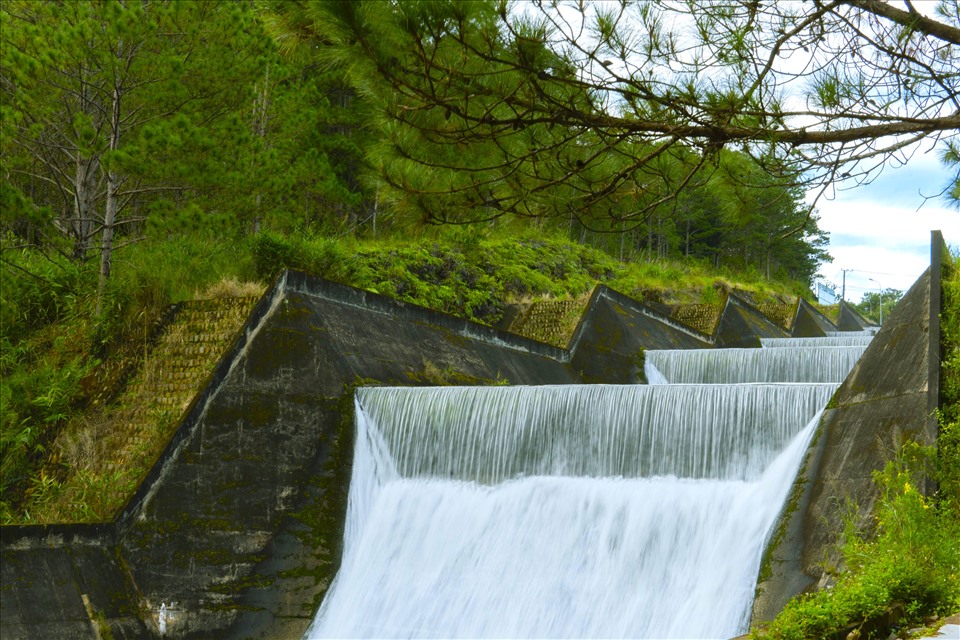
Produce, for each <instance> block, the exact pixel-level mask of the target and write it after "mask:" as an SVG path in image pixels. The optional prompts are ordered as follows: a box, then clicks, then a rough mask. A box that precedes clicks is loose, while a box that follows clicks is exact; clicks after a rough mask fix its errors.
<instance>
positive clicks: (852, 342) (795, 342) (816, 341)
mask: <svg viewBox="0 0 960 640" xmlns="http://www.w3.org/2000/svg"><path fill="white" fill-rule="evenodd" d="M871 340H873V336H872V335H869V336H862V335H855V336H833V337H827V338H760V346H761V347H763V348H765V349H771V348H782V347H867V346H869V345H870V341H871Z"/></svg>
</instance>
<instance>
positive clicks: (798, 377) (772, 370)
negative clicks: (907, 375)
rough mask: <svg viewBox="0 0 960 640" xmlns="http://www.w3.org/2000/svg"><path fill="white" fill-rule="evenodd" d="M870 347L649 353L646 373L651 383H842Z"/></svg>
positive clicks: (690, 350)
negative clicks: (662, 381) (665, 381)
mask: <svg viewBox="0 0 960 640" xmlns="http://www.w3.org/2000/svg"><path fill="white" fill-rule="evenodd" d="M865 349H866V347H863V346H859V347H783V348H780V349H688V350H663V351H647V352H646V358H645V360H644V371H645V372H646V374H647V380H648V381H651V380H667V381H668V382H672V383H699V384H706V383H714V384H734V383H739V382H772V381H778V382H834V383H839V382H843V380H844V379H845V378H846V377H847V374H849V373H850V369H851V368H853V365H854V364H856V362H857V360H858V359H859V358H860V356H861V355H863V352H864V350H865ZM654 370H655V371H654Z"/></svg>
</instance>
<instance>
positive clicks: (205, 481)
mask: <svg viewBox="0 0 960 640" xmlns="http://www.w3.org/2000/svg"><path fill="white" fill-rule="evenodd" d="M727 314H732V315H733V317H732V318H726V316H727ZM719 325H720V329H718V332H717V333H716V334H714V335H708V334H704V333H701V332H698V331H696V330H695V329H692V328H690V327H687V326H685V325H683V324H682V323H679V322H677V321H675V320H673V319H671V318H670V317H669V316H667V315H665V314H664V313H663V312H661V311H660V310H657V309H654V308H652V307H651V306H649V305H646V304H644V303H640V302H637V301H635V300H632V299H630V298H628V297H626V296H623V295H621V294H618V293H616V292H614V291H612V290H610V289H608V288H606V287H603V286H599V287H597V289H596V290H595V291H594V294H593V296H592V298H591V300H590V302H589V304H588V306H587V310H586V312H585V313H584V314H583V316H582V318H581V320H580V323H579V324H578V325H577V327H576V329H575V331H574V334H573V338H572V340H571V342H570V345H569V347H568V348H566V349H562V348H558V347H556V346H552V345H548V344H543V343H540V342H536V341H534V340H530V339H527V338H523V337H521V336H517V335H513V334H510V333H507V332H504V331H499V330H497V329H493V328H491V327H486V326H482V325H478V324H475V323H471V322H468V321H466V320H462V319H459V318H455V317H452V316H448V315H445V314H442V313H437V312H434V311H430V310H427V309H423V308H420V307H415V306H413V305H409V304H405V303H401V302H397V301H394V300H391V299H388V298H385V297H383V296H379V295H375V294H372V293H369V292H365V291H360V290H357V289H353V288H350V287H345V286H342V285H336V284H333V283H329V282H326V281H323V280H319V279H315V278H311V277H308V276H305V275H303V274H299V273H293V272H290V273H286V274H284V275H282V276H281V277H280V278H279V279H278V280H277V282H276V283H275V285H274V286H273V287H272V288H271V290H270V291H268V292H267V294H266V295H265V296H264V297H263V298H262V299H261V300H260V301H259V302H258V303H257V304H256V306H255V307H254V309H253V311H252V312H251V314H250V316H249V318H248V320H247V322H246V324H245V327H244V329H243V331H242V332H241V333H239V334H238V335H237V337H236V341H235V342H234V343H233V344H232V345H231V346H230V348H229V349H228V350H227V351H226V353H225V354H224V355H223V357H222V358H221V360H220V362H219V364H218V365H217V367H216V369H215V371H214V372H213V374H211V376H210V378H209V384H208V385H207V386H206V387H205V388H204V389H203V390H202V391H201V392H200V394H199V395H198V396H197V397H196V398H195V399H194V400H193V402H192V404H191V405H190V406H189V407H188V409H187V410H186V414H185V418H184V420H183V422H182V423H181V424H180V426H179V427H178V428H177V430H176V431H175V433H174V435H173V437H172V438H171V440H170V442H169V444H168V445H167V447H166V449H165V451H164V453H163V454H162V456H161V459H160V462H159V463H158V464H157V465H155V466H154V467H153V468H152V469H151V471H150V472H149V474H148V476H147V478H146V479H145V480H144V482H143V483H142V484H141V486H140V488H139V489H138V490H137V493H136V495H134V496H133V498H132V499H131V500H130V502H129V503H128V505H127V507H126V508H125V509H124V511H123V512H122V514H121V515H120V516H119V517H118V518H117V520H116V522H114V523H111V524H107V525H103V526H104V527H106V528H107V530H108V533H104V534H102V535H103V536H104V537H102V538H100V539H97V538H95V537H94V538H90V537H89V536H88V537H87V538H83V539H82V540H81V539H80V538H77V539H73V538H69V537H59V538H57V537H53V538H51V537H50V536H49V535H48V532H45V531H44V530H43V529H42V528H36V527H32V528H31V527H23V528H16V529H11V528H9V527H4V528H2V530H0V533H2V552H3V572H4V573H3V576H4V582H3V590H2V592H0V594H2V607H3V616H2V620H0V635H2V636H3V638H4V640H7V639H8V638H11V639H14V638H35V637H66V638H70V637H86V638H98V637H109V635H108V634H109V633H112V634H113V636H112V637H114V638H117V637H124V638H153V637H157V636H158V634H159V628H160V626H161V622H163V624H164V626H165V637H170V638H299V637H301V636H302V634H303V632H304V631H305V629H306V628H307V626H308V625H309V623H310V621H311V619H312V617H313V615H314V614H315V612H316V609H317V607H318V606H319V603H320V601H321V599H322V597H323V595H324V593H325V592H326V589H327V588H328V586H329V584H330V582H331V580H332V579H333V576H334V575H335V572H336V570H337V568H338V565H339V559H340V545H341V541H342V532H343V524H344V514H345V509H346V496H347V490H348V484H349V473H350V464H351V460H352V449H353V438H354V429H353V421H352V406H353V405H352V390H353V389H354V388H355V387H357V386H360V385H371V384H384V385H426V384H450V383H454V384H569V383H581V382H597V383H623V382H634V381H636V380H637V379H638V377H639V376H640V371H641V366H642V357H643V352H644V350H646V349H651V348H654V349H658V348H661V349H662V348H704V347H710V346H712V345H715V344H718V343H719V342H720V340H719V338H720V337H721V336H722V341H723V342H724V343H725V344H728V345H729V346H740V345H743V344H748V343H749V344H759V337H767V336H783V335H784V333H785V332H784V331H783V329H781V328H779V327H777V325H776V324H775V323H773V322H772V321H770V320H767V319H765V318H764V316H763V315H762V314H761V313H760V312H759V311H758V310H757V309H755V308H753V307H752V306H751V305H750V304H749V303H748V302H747V301H742V300H737V299H735V300H734V301H733V302H732V303H731V302H729V301H728V304H727V306H726V311H725V313H724V317H722V318H721V320H720V323H719ZM97 558H99V560H97ZM94 564H96V565H97V566H96V567H94V566H93V565H94ZM91 583H94V584H93V585H92V586H91ZM109 594H113V595H112V596H111V597H115V598H116V599H115V600H111V599H110V598H108V597H107V595H109ZM161 609H162V611H163V617H161ZM45 625H46V626H45ZM104 630H107V631H104ZM40 631H42V633H41V632H40Z"/></svg>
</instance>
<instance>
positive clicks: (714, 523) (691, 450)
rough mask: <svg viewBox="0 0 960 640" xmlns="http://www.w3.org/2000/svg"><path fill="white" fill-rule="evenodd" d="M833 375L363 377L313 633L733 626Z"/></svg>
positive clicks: (714, 633)
mask: <svg viewBox="0 0 960 640" xmlns="http://www.w3.org/2000/svg"><path fill="white" fill-rule="evenodd" d="M834 389H835V385H823V384H813V385H794V384H789V385H783V384H780V385H769V384H761V385H670V386H663V387H647V386H563V387H512V388H489V387H487V388H441V389H417V390H415V389H361V390H359V391H358V393H357V405H356V408H357V445H356V450H355V457H354V466H353V476H352V479H351V488H350V502H349V507H348V520H347V526H346V533H345V540H344V544H345V547H344V560H343V565H342V567H341V570H340V572H339V574H338V576H337V578H336V580H335V581H334V584H333V585H332V586H331V589H330V591H329V593H328V595H327V598H326V599H325V601H324V603H323V605H322V607H321V609H320V611H319V613H318V615H317V617H316V619H315V620H314V623H313V625H312V626H311V628H310V630H309V631H308V634H307V637H311V638H313V637H318V638H319V637H385V636H388V637H451V638H463V637H718V636H732V635H736V634H737V633H740V632H742V631H744V630H745V628H746V625H747V623H748V619H749V609H750V606H751V603H752V598H753V588H754V584H755V580H756V574H757V569H758V565H759V562H760V554H761V553H762V550H763V547H764V544H765V542H766V539H767V536H768V534H769V531H770V527H771V525H772V523H773V521H774V520H775V518H776V516H777V514H778V512H779V510H780V505H781V504H782V502H783V500H784V497H785V495H786V492H787V491H788V489H789V486H790V483H791V481H792V479H793V477H794V475H795V473H796V468H797V465H798V463H799V459H800V457H801V455H802V453H803V451H804V449H805V447H806V443H807V440H808V439H809V436H810V433H811V431H812V428H813V426H814V424H815V422H816V417H817V415H818V411H819V409H820V407H822V406H823V405H824V404H825V403H826V401H827V399H828V398H829V397H830V395H831V393H832V392H833V390H834Z"/></svg>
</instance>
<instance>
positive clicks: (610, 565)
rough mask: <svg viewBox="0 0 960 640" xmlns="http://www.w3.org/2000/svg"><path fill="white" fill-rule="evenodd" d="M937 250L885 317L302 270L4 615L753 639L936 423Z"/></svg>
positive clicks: (440, 632) (97, 623)
mask: <svg viewBox="0 0 960 640" xmlns="http://www.w3.org/2000/svg"><path fill="white" fill-rule="evenodd" d="M931 247H932V248H931V267H930V269H929V270H928V271H927V272H926V273H925V274H924V275H923V276H922V277H921V278H920V279H919V280H918V281H917V283H916V284H915V285H914V286H913V287H912V288H911V289H910V291H909V292H908V293H907V294H906V295H905V296H904V298H903V300H902V301H901V303H900V305H899V306H898V307H897V309H896V310H895V311H894V313H893V314H892V315H891V317H890V318H889V319H887V322H886V324H885V325H884V326H883V327H882V328H881V329H880V330H879V331H878V332H877V333H876V335H875V336H872V338H871V336H867V335H861V334H863V332H865V331H872V328H871V327H868V326H867V323H865V322H864V321H863V320H862V318H859V317H858V316H857V315H856V313H855V312H854V311H853V310H852V309H851V308H849V307H848V306H846V305H841V308H840V313H839V316H838V318H837V319H836V320H830V319H828V318H826V317H825V316H823V315H822V314H821V313H820V312H819V311H817V310H816V309H815V308H813V307H812V306H810V305H809V304H807V303H806V302H804V301H802V300H797V301H796V304H795V305H794V306H793V307H792V308H791V309H790V310H789V313H788V314H783V313H781V314H777V317H776V319H773V318H774V314H770V313H769V312H767V313H764V312H763V311H762V310H761V309H760V308H758V306H757V305H755V304H753V302H752V301H751V300H750V299H749V296H744V295H739V294H738V293H737V292H731V293H730V295H729V296H728V298H727V300H726V302H725V304H724V307H723V309H722V312H721V313H720V314H719V317H718V318H717V319H716V322H715V323H714V325H713V326H712V327H711V328H709V330H705V329H704V327H700V328H694V327H692V326H690V325H689V324H686V323H684V322H682V321H679V320H678V319H677V316H675V315H671V314H669V313H665V312H664V310H663V309H660V308H656V307H655V306H650V305H647V304H644V303H640V302H637V301H634V300H631V299H629V298H627V297H625V296H622V295H620V294H618V293H616V292H613V291H611V290H609V289H606V288H604V287H602V286H601V287H598V288H597V289H596V290H595V291H594V294H593V297H592V298H591V300H590V302H589V303H588V305H587V308H586V310H585V312H584V313H583V316H582V318H581V321H580V323H579V325H578V326H577V328H576V330H575V331H574V334H573V335H572V336H571V338H570V341H569V343H568V345H567V346H566V347H565V348H558V347H554V346H550V345H546V344H543V343H540V342H536V341H533V340H530V339H526V338H523V337H521V336H518V335H516V334H513V333H510V332H509V331H504V330H498V329H493V328H490V327H484V326H481V325H476V324H473V323H470V322H467V321H463V320H460V319H457V318H453V317H450V316H445V315H443V314H439V313H435V312H432V311H428V310H425V309H421V308H417V307H413V306H411V305H407V304H403V303H399V302H396V301H393V300H389V299H386V298H383V297H380V296H376V295H373V294H370V293H368V292H363V291H358V290H355V289H351V288H349V287H343V286H340V285H335V284H333V283H329V282H325V281H321V280H317V279H314V278H310V277H308V276H305V275H303V274H298V273H292V272H291V273H286V274H284V275H282V276H281V277H280V278H279V279H278V281H277V282H276V283H275V284H274V286H273V287H272V289H271V290H270V291H268V293H267V294H266V295H265V296H264V298H263V299H262V300H261V301H260V302H259V303H258V304H257V306H256V307H255V308H254V310H253V312H252V313H251V315H250V317H249V318H248V319H247V322H246V324H245V325H244V328H243V330H242V332H241V333H240V334H238V335H237V337H236V340H235V342H234V343H233V345H232V347H231V348H230V349H229V350H228V352H227V353H225V354H224V356H223V358H222V360H221V361H220V364H219V365H218V368H217V370H216V371H215V373H214V374H213V376H211V378H210V379H209V380H208V382H207V384H206V386H205V387H204V390H203V391H202V392H201V393H200V394H199V395H198V396H197V397H196V398H195V400H194V402H193V403H192V405H191V406H190V407H189V408H188V409H187V410H186V412H185V414H184V417H183V420H182V423H181V425H180V427H179V428H178V430H177V431H176V433H175V435H174V437H173V438H172V439H171V441H170V443H169V445H168V447H167V449H166V451H165V452H164V454H163V455H162V457H161V459H160V460H159V461H158V463H157V464H156V465H155V467H154V468H153V469H152V470H151V472H150V473H149V475H148V476H147V477H146V478H145V480H144V481H143V483H142V484H141V486H140V488H139V490H138V491H137V493H136V495H135V496H134V497H133V498H132V499H131V501H130V502H129V503H128V504H127V506H126V508H125V509H124V510H123V511H122V513H121V514H120V515H119V516H118V518H117V519H116V520H115V521H113V522H106V523H101V524H96V525H69V524H64V525H48V526H39V527H3V528H2V529H0V533H2V560H3V564H2V590H0V595H2V600H0V605H2V609H0V635H2V636H3V638H4V639H6V638H37V637H57V638H102V637H107V636H108V634H109V636H111V637H113V638H160V637H165V638H166V637H169V638H258V637H259V638H302V637H344V636H348V637H384V636H385V635H386V636H393V637H422V636H433V637H436V636H444V637H502V636H505V635H506V636H511V637H523V636H539V637H543V636H564V637H653V636H664V635H672V636H678V635H682V636H685V637H729V636H733V635H737V634H739V633H743V632H744V630H745V629H746V628H747V627H748V625H749V624H750V622H751V620H762V619H767V618H769V617H772V616H773V615H775V614H776V612H777V611H779V609H780V608H781V607H782V606H783V603H784V602H785V601H786V600H787V599H788V598H789V597H790V596H792V595H793V594H796V593H798V592H800V591H802V590H804V589H809V588H813V587H815V586H816V585H817V583H818V581H819V580H820V578H821V576H820V569H819V563H820V561H821V560H822V559H823V557H824V555H825V554H829V553H831V549H833V544H834V542H835V540H836V536H837V534H838V532H839V523H838V522H837V520H836V518H835V517H833V518H831V509H832V508H833V506H832V505H834V504H835V500H836V498H837V496H838V495H846V496H849V497H850V498H851V499H853V500H855V501H857V502H858V503H860V504H862V505H866V506H867V507H868V506H869V504H870V503H871V501H872V496H873V489H872V485H871V483H870V474H871V471H872V470H873V469H876V468H879V467H880V466H882V464H883V461H884V457H883V456H884V453H883V451H881V450H880V449H881V445H880V444H879V443H880V442H884V441H889V440H890V439H892V438H894V437H910V438H913V439H916V440H919V441H921V442H932V441H933V440H934V439H935V437H936V425H935V423H934V422H933V420H932V418H931V415H932V411H931V409H932V408H936V406H937V401H938V394H939V391H938V384H939V369H938V367H939V324H938V322H939V312H940V290H939V283H940V270H941V256H942V255H943V251H944V247H943V240H942V238H941V237H940V236H939V234H938V233H936V232H935V233H934V234H933V241H932V244H931ZM784 318H786V320H784ZM834 333H839V334H840V335H838V336H835V335H832V334H834ZM438 371H439V372H442V373H443V377H444V378H445V380H446V381H447V383H448V384H449V383H450V382H452V383H453V384H454V385H455V386H443V387H436V386H433V385H434V384H436V378H437V375H436V372H438ZM638 382H647V383H648V384H637V383H638ZM798 470H799V473H798ZM788 500H789V501H790V502H791V504H792V505H793V507H792V508H791V509H783V505H784V503H785V501H788ZM833 515H834V516H835V514H833ZM831 522H832V523H833V524H831ZM770 541H773V543H772V544H768V543H770ZM758 575H762V576H763V580H761V581H760V583H759V584H757V578H758ZM370 585H377V586H378V588H377V589H370ZM678 594H679V595H678ZM359 612H363V613H362V614H361V613H359ZM491 612H496V615H491Z"/></svg>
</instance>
